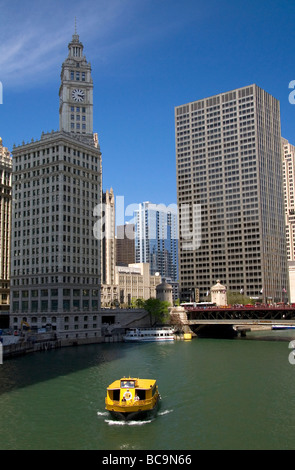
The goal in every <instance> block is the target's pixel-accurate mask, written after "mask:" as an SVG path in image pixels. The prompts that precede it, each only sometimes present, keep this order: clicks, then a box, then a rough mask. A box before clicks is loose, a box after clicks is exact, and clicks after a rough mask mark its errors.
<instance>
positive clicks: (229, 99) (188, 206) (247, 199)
mask: <svg viewBox="0 0 295 470" xmlns="http://www.w3.org/2000/svg"><path fill="white" fill-rule="evenodd" d="M175 130H176V162H177V193H178V209H179V224H180V227H179V232H180V243H179V263H180V288H181V295H182V298H183V299H189V297H190V294H191V292H192V291H193V290H194V289H196V288H199V291H200V299H201V300H204V299H205V298H206V294H207V292H208V291H209V290H210V287H211V286H212V285H214V284H215V283H216V280H217V279H220V280H221V281H222V284H225V285H226V286H227V288H228V289H230V290H233V291H238V292H240V291H243V292H244V293H245V295H248V296H250V297H253V298H261V297H262V299H263V300H264V301H265V300H272V301H275V300H276V301H278V300H280V301H281V300H282V298H284V297H285V298H286V296H287V292H286V293H285V291H288V287H289V286H288V275H287V257H286V239H285V221H284V196H283V184H282V164H281V127H280V107H279V102H278V101H277V100H276V99H275V98H273V97H272V96H271V95H269V94H268V93H266V92H265V91H264V90H262V89H261V88H259V87H258V86H256V85H251V86H247V87H244V88H240V89H237V90H233V91H231V92H228V93H221V94H219V95H216V96H213V97H209V98H207V99H202V100H198V101H195V102H192V103H188V104H185V105H183V106H178V107H176V108H175ZM199 215H200V217H198V216H199ZM190 233H191V240H190V239H189V237H188V235H189V234H190ZM195 240H197V241H198V243H195Z"/></svg>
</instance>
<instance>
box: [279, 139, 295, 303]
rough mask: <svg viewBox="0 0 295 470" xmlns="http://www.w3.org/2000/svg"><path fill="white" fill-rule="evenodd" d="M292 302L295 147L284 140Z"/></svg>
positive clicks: (293, 297) (294, 281) (294, 298)
mask: <svg viewBox="0 0 295 470" xmlns="http://www.w3.org/2000/svg"><path fill="white" fill-rule="evenodd" d="M282 160H283V178H284V191H285V217H286V240H287V255H288V268H289V278H290V301H291V302H292V303H294V302H295V147H294V145H291V144H290V143H289V142H288V141H287V140H286V139H283V138H282Z"/></svg>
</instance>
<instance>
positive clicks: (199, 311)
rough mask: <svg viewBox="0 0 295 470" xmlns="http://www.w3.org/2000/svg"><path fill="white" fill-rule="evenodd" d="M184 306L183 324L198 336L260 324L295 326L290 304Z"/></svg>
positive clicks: (227, 333)
mask: <svg viewBox="0 0 295 470" xmlns="http://www.w3.org/2000/svg"><path fill="white" fill-rule="evenodd" d="M184 310H185V312H186V315H184V316H183V315H182V320H181V322H182V324H183V325H186V326H188V327H190V329H191V330H192V331H193V332H194V333H196V334H197V335H198V336H214V337H215V336H235V335H236V334H238V333H239V332H240V333H241V334H245V332H246V331H247V330H248V331H249V330H251V329H253V328H254V327H258V326H261V327H263V326H264V327H266V326H268V327H270V328H272V327H273V326H276V327H279V326H284V327H295V307H293V306H288V305H280V306H268V305H261V306H257V307H256V306H232V307H205V308H203V307H184Z"/></svg>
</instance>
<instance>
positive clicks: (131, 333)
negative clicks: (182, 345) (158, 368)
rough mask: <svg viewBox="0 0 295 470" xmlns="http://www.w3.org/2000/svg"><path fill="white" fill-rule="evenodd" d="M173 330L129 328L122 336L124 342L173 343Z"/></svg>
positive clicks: (168, 328) (164, 328) (166, 328)
mask: <svg viewBox="0 0 295 470" xmlns="http://www.w3.org/2000/svg"><path fill="white" fill-rule="evenodd" d="M174 339H175V337H174V330H173V328H170V327H162V328H131V329H130V330H128V331H127V333H126V335H124V336H123V340H124V341H125V342H129V343H131V342H151V341H158V342H163V341H174Z"/></svg>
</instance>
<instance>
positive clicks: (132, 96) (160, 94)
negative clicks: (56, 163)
mask: <svg viewBox="0 0 295 470" xmlns="http://www.w3.org/2000/svg"><path fill="white" fill-rule="evenodd" d="M0 16H1V28H0V81H1V82H2V84H3V104H2V105H1V106H0V136H1V137H2V138H3V143H4V145H5V146H7V147H8V148H9V149H10V150H12V146H13V144H14V143H15V144H16V145H20V144H21V143H22V142H23V141H25V142H28V141H30V140H31V138H34V139H39V138H40V136H41V133H42V131H44V132H50V131H51V130H52V129H54V130H57V129H58V127H59V115H58V106H59V98H58V92H59V85H60V71H61V64H62V62H63V61H64V59H65V58H66V57H67V54H68V48H67V45H68V43H69V42H70V40H71V37H72V34H73V33H74V23H75V17H77V29H78V34H79V35H80V40H81V41H82V42H83V44H84V52H85V55H86V57H87V59H88V60H89V61H90V62H91V65H92V69H93V72H92V74H93V80H94V87H95V88H94V105H95V107H94V131H95V132H97V133H98V135H99V141H100V146H101V151H102V159H103V160H102V162H103V187H104V190H105V189H107V188H110V187H113V189H114V192H115V195H116V196H124V198H125V205H126V206H127V205H129V204H132V203H140V202H143V201H151V202H153V203H157V204H160V203H163V204H166V205H169V204H173V203H175V202H176V169H175V131H174V107H175V106H178V105H181V104H184V103H188V102H190V101H195V100H198V99H202V98H205V97H207V96H211V95H215V94H218V93H221V92H226V91H229V90H232V89H234V88H238V87H242V86H246V85H249V84H252V83H256V84H257V85H258V86H260V87H261V88H263V89H265V90H266V91H267V92H269V93H270V94H272V95H273V96H275V97H276V98H277V99H279V100H280V103H281V121H282V135H283V136H284V137H285V138H287V139H288V140H289V141H290V142H291V143H293V144H295V126H294V124H295V119H294V117H295V105H292V104H290V102H289V100H288V97H289V94H290V92H291V91H292V90H290V89H289V88H288V85H289V82H290V81H291V80H295V67H294V52H295V28H294V24H295V2H294V0H245V1H241V0H225V1H221V0H219V1H218V0H207V1H200V0H84V1H83V2H81V1H76V0H71V1H69V0H59V1H57V0H51V1H50V2H49V1H42V2H41V1H40V0H23V1H20V0H7V1H6V0H5V1H3V0H0Z"/></svg>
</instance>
